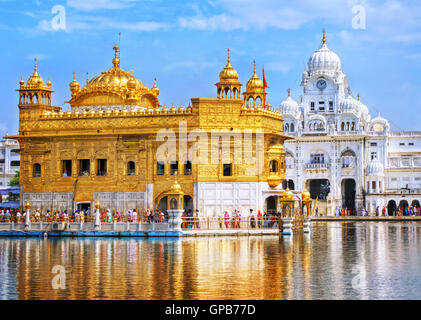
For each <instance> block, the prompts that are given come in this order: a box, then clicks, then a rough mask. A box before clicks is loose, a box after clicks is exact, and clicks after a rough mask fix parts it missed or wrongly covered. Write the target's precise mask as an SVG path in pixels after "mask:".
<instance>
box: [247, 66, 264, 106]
mask: <svg viewBox="0 0 421 320" xmlns="http://www.w3.org/2000/svg"><path fill="white" fill-rule="evenodd" d="M263 93H264V92H263V81H262V80H261V79H260V78H259V77H258V76H257V74H256V61H253V75H252V76H251V78H250V79H249V81H247V84H246V92H244V93H243V95H244V103H245V105H246V106H247V107H254V106H256V107H257V106H261V105H262V101H263Z"/></svg>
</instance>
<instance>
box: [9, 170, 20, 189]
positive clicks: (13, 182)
mask: <svg viewBox="0 0 421 320" xmlns="http://www.w3.org/2000/svg"><path fill="white" fill-rule="evenodd" d="M19 177H20V172H19V171H18V172H16V174H15V176H14V177H13V178H12V179H10V182H9V186H11V187H19Z"/></svg>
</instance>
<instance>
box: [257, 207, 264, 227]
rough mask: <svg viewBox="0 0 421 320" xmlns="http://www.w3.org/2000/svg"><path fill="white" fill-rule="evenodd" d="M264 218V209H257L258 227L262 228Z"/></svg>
mask: <svg viewBox="0 0 421 320" xmlns="http://www.w3.org/2000/svg"><path fill="white" fill-rule="evenodd" d="M262 220H263V215H262V211H260V210H259V211H257V227H258V228H261V227H262Z"/></svg>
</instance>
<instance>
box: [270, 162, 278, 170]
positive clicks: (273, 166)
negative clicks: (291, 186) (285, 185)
mask: <svg viewBox="0 0 421 320" xmlns="http://www.w3.org/2000/svg"><path fill="white" fill-rule="evenodd" d="M270 172H278V161H276V160H272V161H271V162H270Z"/></svg>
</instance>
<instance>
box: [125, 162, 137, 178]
mask: <svg viewBox="0 0 421 320" xmlns="http://www.w3.org/2000/svg"><path fill="white" fill-rule="evenodd" d="M135 168H136V167H135V164H134V162H133V161H129V162H128V163H127V175H128V176H134V175H135Z"/></svg>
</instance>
